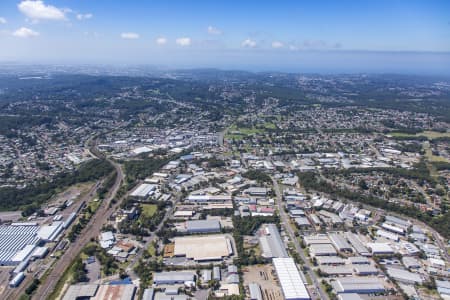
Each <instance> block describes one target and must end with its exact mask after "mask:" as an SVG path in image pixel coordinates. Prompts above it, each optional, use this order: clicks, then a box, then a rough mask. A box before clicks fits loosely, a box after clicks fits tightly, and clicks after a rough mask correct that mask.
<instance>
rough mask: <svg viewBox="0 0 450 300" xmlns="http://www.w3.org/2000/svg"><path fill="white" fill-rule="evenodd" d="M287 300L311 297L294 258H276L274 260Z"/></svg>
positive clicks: (302, 299)
mask: <svg viewBox="0 0 450 300" xmlns="http://www.w3.org/2000/svg"><path fill="white" fill-rule="evenodd" d="M272 262H273V265H274V267H275V270H276V272H277V276H278V279H279V281H280V284H281V289H282V290H283V295H284V298H285V299H286V300H304V299H305V300H306V299H311V298H310V297H309V294H308V291H307V289H306V287H305V283H304V282H303V280H302V278H301V276H300V273H299V272H298V269H297V266H296V265H295V262H294V259H292V258H290V257H287V258H274V259H273V260H272Z"/></svg>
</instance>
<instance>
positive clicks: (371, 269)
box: [353, 264, 378, 276]
mask: <svg viewBox="0 0 450 300" xmlns="http://www.w3.org/2000/svg"><path fill="white" fill-rule="evenodd" d="M353 269H354V270H355V273H356V274H357V275H360V276H367V275H378V269H377V268H376V267H375V266H373V265H363V264H360V265H355V266H353Z"/></svg>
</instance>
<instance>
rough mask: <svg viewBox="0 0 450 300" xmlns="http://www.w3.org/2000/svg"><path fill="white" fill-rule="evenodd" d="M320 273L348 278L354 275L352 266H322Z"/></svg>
mask: <svg viewBox="0 0 450 300" xmlns="http://www.w3.org/2000/svg"><path fill="white" fill-rule="evenodd" d="M320 271H321V272H322V273H324V274H326V275H330V276H348V275H352V274H353V269H352V268H351V267H350V266H320Z"/></svg>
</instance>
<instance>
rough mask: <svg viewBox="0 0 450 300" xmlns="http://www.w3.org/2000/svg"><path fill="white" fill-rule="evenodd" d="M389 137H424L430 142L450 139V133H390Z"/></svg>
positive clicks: (429, 131)
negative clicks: (443, 138) (438, 139)
mask: <svg viewBox="0 0 450 300" xmlns="http://www.w3.org/2000/svg"><path fill="white" fill-rule="evenodd" d="M389 135H391V136H393V137H418V136H424V137H426V138H428V139H430V140H433V139H437V138H442V137H450V132H438V131H431V130H427V131H423V132H419V133H416V134H412V133H405V132H390V133H389Z"/></svg>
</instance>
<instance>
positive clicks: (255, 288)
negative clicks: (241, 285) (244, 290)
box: [248, 282, 263, 300]
mask: <svg viewBox="0 0 450 300" xmlns="http://www.w3.org/2000/svg"><path fill="white" fill-rule="evenodd" d="M248 290H249V292H250V300H262V299H263V297H262V293H261V287H260V286H259V284H257V283H254V282H253V283H250V284H249V285H248Z"/></svg>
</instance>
